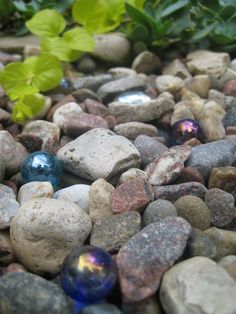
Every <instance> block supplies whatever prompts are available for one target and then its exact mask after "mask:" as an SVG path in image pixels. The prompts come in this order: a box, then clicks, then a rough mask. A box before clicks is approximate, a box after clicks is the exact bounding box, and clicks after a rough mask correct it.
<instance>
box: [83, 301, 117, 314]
mask: <svg viewBox="0 0 236 314" xmlns="http://www.w3.org/2000/svg"><path fill="white" fill-rule="evenodd" d="M81 314H122V313H121V311H120V310H119V309H118V307H116V306H115V305H113V304H108V303H101V304H94V305H89V306H86V307H85V308H83V309H82V311H81Z"/></svg>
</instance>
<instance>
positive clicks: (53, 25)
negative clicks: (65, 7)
mask: <svg viewBox="0 0 236 314" xmlns="http://www.w3.org/2000/svg"><path fill="white" fill-rule="evenodd" d="M26 26H27V28H28V29H29V30H30V31H31V33H33V34H35V35H37V36H39V37H56V36H58V35H59V34H60V33H61V32H63V30H64V29H65V27H66V21H65V19H64V18H63V16H62V15H61V14H60V13H58V12H56V11H53V10H49V9H46V10H42V11H40V12H38V13H36V14H35V15H34V16H33V17H32V19H31V20H29V21H27V22H26Z"/></svg>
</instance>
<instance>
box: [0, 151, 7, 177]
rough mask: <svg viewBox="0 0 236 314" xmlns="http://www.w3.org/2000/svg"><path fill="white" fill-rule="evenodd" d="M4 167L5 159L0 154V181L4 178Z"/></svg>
mask: <svg viewBox="0 0 236 314" xmlns="http://www.w3.org/2000/svg"><path fill="white" fill-rule="evenodd" d="M5 168H6V163H5V159H4V158H3V156H1V155H0V182H2V181H3V180H4V177H5Z"/></svg>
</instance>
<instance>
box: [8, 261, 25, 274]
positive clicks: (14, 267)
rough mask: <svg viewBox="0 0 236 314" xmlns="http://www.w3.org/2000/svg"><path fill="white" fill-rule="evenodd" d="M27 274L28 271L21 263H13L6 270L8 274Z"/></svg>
mask: <svg viewBox="0 0 236 314" xmlns="http://www.w3.org/2000/svg"><path fill="white" fill-rule="evenodd" d="M22 272H27V269H26V268H25V267H24V266H23V265H21V264H20V263H11V264H9V265H8V266H7V268H6V273H22Z"/></svg>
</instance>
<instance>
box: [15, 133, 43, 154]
mask: <svg viewBox="0 0 236 314" xmlns="http://www.w3.org/2000/svg"><path fill="white" fill-rule="evenodd" d="M15 139H16V140H17V141H18V142H20V143H21V144H22V145H23V146H24V147H25V148H26V149H27V151H28V152H29V153H33V152H35V151H39V150H42V145H43V140H42V139H41V138H40V137H39V136H37V135H32V134H19V135H17V136H16V137H15Z"/></svg>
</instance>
